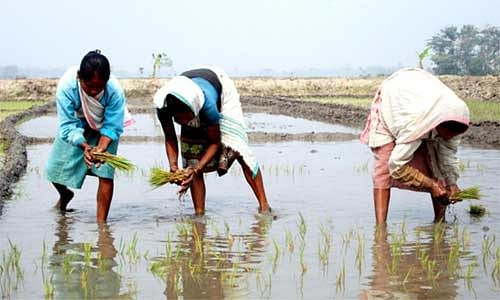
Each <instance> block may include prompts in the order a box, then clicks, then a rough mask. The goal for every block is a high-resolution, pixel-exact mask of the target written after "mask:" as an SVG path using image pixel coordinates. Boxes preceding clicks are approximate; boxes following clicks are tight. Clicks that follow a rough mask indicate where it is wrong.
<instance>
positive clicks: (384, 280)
mask: <svg viewBox="0 0 500 300" xmlns="http://www.w3.org/2000/svg"><path fill="white" fill-rule="evenodd" d="M273 118H274V116H270V117H269V118H268V119H269V120H271V121H266V120H264V121H263V122H261V121H256V122H255V123H261V124H262V123H264V125H259V129H258V130H270V131H271V130H276V129H273V128H281V125H279V122H278V123H273V122H272V120H273ZM33 121H35V120H33ZM289 121H290V122H293V120H289ZM287 122H288V121H287ZM301 122H305V123H307V121H305V120H298V121H297V123H292V125H293V127H299V128H300V127H301V126H302V125H300V124H303V123H301ZM138 123H139V126H138V127H139V128H141V129H138V132H136V133H134V134H138V135H146V134H156V133H155V132H153V131H149V130H150V129H146V125H145V124H144V125H143V124H141V123H140V122H138ZM44 124H46V122H44ZM250 124H252V122H250ZM323 125H324V126H326V127H325V128H327V127H328V124H323ZM142 128H144V130H143V129H142ZM151 128H156V126H154V127H151ZM155 130H156V129H155ZM324 130H327V129H324ZM309 131H310V130H309ZM146 132H147V133H146ZM252 148H253V150H254V152H255V154H256V156H257V158H258V159H259V161H260V163H261V166H262V170H263V175H264V180H265V185H266V189H267V194H268V197H269V199H270V202H271V205H272V207H273V209H274V214H275V217H274V218H273V217H269V216H259V215H258V214H257V211H256V207H257V202H256V200H255V199H254V197H253V195H252V193H251V192H250V189H249V187H248V186H247V184H246V182H245V180H244V179H243V176H242V174H241V170H240V169H239V167H238V166H234V167H233V168H232V170H231V171H230V173H229V174H228V175H226V176H224V177H222V178H218V177H216V176H215V175H213V174H209V175H207V176H206V182H207V204H206V205H207V213H206V216H204V217H202V218H197V217H194V216H193V215H192V211H193V208H192V203H191V200H190V199H189V197H187V198H186V199H183V200H179V199H178V197H177V196H176V194H175V191H176V187H174V186H165V187H162V188H159V189H156V190H152V189H151V188H150V187H149V186H148V184H147V173H148V170H149V168H150V167H152V166H156V165H163V166H166V160H165V157H164V148H163V145H161V144H160V143H144V144H121V145H120V149H119V153H121V154H123V155H124V156H126V157H128V158H130V159H132V160H133V161H134V162H135V163H136V164H137V165H138V166H140V167H141V169H140V170H138V171H137V172H136V173H135V174H133V175H127V174H117V176H116V180H115V182H116V187H115V195H114V200H113V203H112V208H111V212H110V216H109V222H108V225H106V226H98V225H96V223H95V221H94V219H95V192H96V188H97V180H96V179H95V178H87V179H86V182H85V185H84V187H83V189H82V190H79V191H77V192H76V196H75V198H74V200H73V201H72V203H71V204H70V206H71V207H72V208H74V209H75V211H74V212H72V213H67V214H66V215H65V216H61V215H60V214H59V213H57V212H55V211H53V210H52V209H51V205H53V204H54V202H55V200H56V199H55V198H56V193H55V190H54V189H53V188H52V187H51V186H50V185H49V184H48V183H47V182H46V181H45V180H44V179H43V176H42V174H43V168H44V163H45V161H46V159H47V157H48V153H49V151H50V145H48V144H40V145H31V146H29V148H28V157H29V165H28V170H27V173H26V175H25V176H24V177H23V179H22V180H21V181H20V182H19V183H18V185H17V187H16V195H15V197H13V199H11V200H9V201H8V202H6V203H5V205H4V208H3V212H2V215H1V216H0V250H1V251H3V253H4V256H5V257H8V255H9V254H11V253H13V251H12V247H14V246H11V245H10V244H9V240H10V241H11V243H12V244H13V245H15V247H16V249H19V251H20V253H21V257H20V263H19V268H20V269H21V270H22V271H23V272H22V274H23V275H22V276H17V274H19V273H20V272H19V273H16V272H15V270H16V268H11V269H9V270H10V271H9V272H3V273H0V276H1V277H0V280H1V282H2V286H0V288H1V289H0V290H2V293H3V295H4V296H5V295H11V296H12V297H13V298H20V299H24V298H41V297H43V296H44V288H45V290H47V291H48V292H47V293H48V294H50V293H51V292H50V290H51V288H53V289H54V290H55V292H54V296H55V297H56V298H60V299H68V298H85V297H87V298H139V299H143V298H148V299H149V298H154V299H157V298H167V299H173V298H176V297H179V296H183V297H184V298H203V299H209V298H212V299H217V298H222V297H226V298H230V299H233V298H249V299H255V298H275V299H293V298H305V299H309V298H318V299H323V298H362V299H373V298H377V299H395V298H405V299H406V298H407V299H415V298H439V299H455V298H460V299H470V298H474V297H477V298H479V299H491V298H496V297H497V296H498V293H499V291H500V290H499V282H498V280H499V279H500V278H499V275H498V273H495V272H499V270H495V269H494V268H495V263H497V264H498V259H499V258H496V257H495V255H497V256H498V255H499V252H498V251H499V250H498V249H499V245H498V241H497V240H495V237H496V236H498V235H499V226H498V225H499V224H500V207H499V202H498V198H497V196H496V195H498V194H500V186H499V184H498V182H499V179H500V152H499V151H495V150H481V149H473V148H461V149H460V151H459V157H460V159H461V160H462V162H463V171H462V177H461V179H460V184H461V185H462V186H464V187H466V186H471V185H475V184H478V185H479V186H480V187H481V190H482V192H483V194H484V195H485V196H484V199H483V200H481V203H482V204H483V205H484V206H485V207H486V208H487V210H488V211H489V213H488V214H487V215H485V216H484V217H482V218H479V219H476V218H471V217H470V216H469V215H468V213H467V212H466V209H467V207H468V205H469V203H465V202H464V203H459V204H457V205H454V206H453V207H452V208H451V209H450V210H449V211H448V214H447V218H448V223H447V224H445V225H443V226H434V225H433V224H432V222H431V221H432V218H433V214H432V206H431V201H430V199H429V196H428V195H426V194H422V193H411V192H407V191H400V190H395V191H394V192H393V195H392V200H391V201H392V202H391V207H390V214H389V224H388V227H387V228H380V229H379V230H378V231H376V230H375V228H374V226H373V222H374V218H373V208H372V199H371V181H370V174H369V169H370V168H371V155H370V152H369V150H368V149H366V147H365V146H363V145H360V144H359V143H358V142H357V141H352V142H338V143H306V142H289V143H276V144H257V145H252ZM301 216H302V217H301ZM302 218H303V219H302ZM44 245H45V246H44ZM4 269H5V270H6V269H7V268H4Z"/></svg>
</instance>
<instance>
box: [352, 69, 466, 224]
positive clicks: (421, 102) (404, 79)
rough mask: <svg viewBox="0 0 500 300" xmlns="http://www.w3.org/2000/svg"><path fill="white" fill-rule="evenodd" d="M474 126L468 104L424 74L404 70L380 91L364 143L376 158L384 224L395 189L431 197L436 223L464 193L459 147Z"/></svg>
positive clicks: (378, 208)
mask: <svg viewBox="0 0 500 300" xmlns="http://www.w3.org/2000/svg"><path fill="white" fill-rule="evenodd" d="M468 127H469V109H468V108H467V105H466V104H465V102H464V101H462V100H461V99H460V98H458V97H457V95H455V93H453V91H452V90H450V89H449V88H448V87H447V86H446V85H444V84H443V83H442V82H441V81H440V80H439V79H438V78H436V77H435V76H433V75H431V74H429V73H428V72H426V71H424V70H422V69H416V68H407V69H402V70H400V71H398V72H396V73H394V74H393V75H391V76H390V77H389V78H387V79H386V80H384V82H383V83H382V84H381V86H380V87H379V90H378V91H377V93H376V95H375V98H374V99H373V102H372V106H371V112H370V115H369V116H368V119H367V123H366V127H365V130H364V131H363V133H362V135H361V140H362V141H363V142H364V143H367V144H368V145H369V146H370V148H371V149H372V152H373V154H374V158H375V162H374V171H373V198H374V205H375V217H376V221H377V223H379V224H383V223H385V222H386V219H387V212H388V209H389V199H390V188H391V187H398V188H403V189H411V190H415V191H422V192H428V193H429V192H430V194H431V197H432V204H433V208H434V219H435V221H436V222H437V221H444V218H445V212H446V207H447V205H448V204H450V203H453V202H454V201H455V200H456V199H454V197H453V196H454V194H456V193H457V192H458V191H459V188H458V186H457V179H458V160H457V157H456V153H457V148H458V145H459V143H460V135H461V134H462V133H464V132H465V131H466V130H467V129H468Z"/></svg>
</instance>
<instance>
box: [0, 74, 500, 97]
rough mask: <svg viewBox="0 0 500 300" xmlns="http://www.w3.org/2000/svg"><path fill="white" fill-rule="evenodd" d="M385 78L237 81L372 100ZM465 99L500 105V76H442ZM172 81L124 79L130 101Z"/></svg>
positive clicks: (30, 86)
mask: <svg viewBox="0 0 500 300" xmlns="http://www.w3.org/2000/svg"><path fill="white" fill-rule="evenodd" d="M383 79H384V77H371V78H293V77H290V78H266V77H241V78H235V79H234V81H235V84H236V87H237V88H238V90H239V92H240V94H241V95H242V96H259V97H268V96H272V97H294V98H296V97H299V98H302V97H354V98H360V97H361V98H363V97H371V96H372V95H373V94H374V93H375V91H376V90H377V87H378V85H379V84H380V83H381V82H382V80H383ZM440 79H441V80H442V81H443V82H444V83H445V84H446V85H448V86H449V87H450V88H451V89H452V90H454V91H455V92H456V93H457V94H458V95H459V96H460V97H461V98H462V99H474V100H488V101H495V102H500V76H481V77H473V76H440ZM166 81H168V79H120V83H121V84H122V86H123V88H124V89H125V93H126V94H127V96H128V97H129V98H140V99H145V98H150V97H151V96H152V95H153V94H154V92H155V91H156V90H157V89H158V88H159V87H160V86H162V85H163V83H165V82H166ZM56 85H57V79H20V80H0V100H18V99H22V100H30V99H31V100H35V99H36V100H43V99H45V100H47V99H51V98H53V97H54V93H55V89H56Z"/></svg>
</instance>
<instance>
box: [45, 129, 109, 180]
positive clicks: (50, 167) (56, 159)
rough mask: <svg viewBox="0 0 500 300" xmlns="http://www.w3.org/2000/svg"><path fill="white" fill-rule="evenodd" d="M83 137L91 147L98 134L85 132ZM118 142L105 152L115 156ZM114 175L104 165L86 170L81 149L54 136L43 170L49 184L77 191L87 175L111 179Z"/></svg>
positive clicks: (97, 139)
mask: <svg viewBox="0 0 500 300" xmlns="http://www.w3.org/2000/svg"><path fill="white" fill-rule="evenodd" d="M84 136H85V138H86V139H87V143H88V144H89V145H91V146H95V145H97V143H98V142H99V137H100V134H99V132H97V131H94V130H86V131H85V133H84ZM118 142H119V140H116V141H113V142H111V144H110V145H109V147H108V149H107V152H109V153H111V154H116V152H117V151H118ZM114 174H115V169H114V168H113V167H111V166H110V165H108V164H106V163H105V164H102V165H101V166H100V167H99V168H96V167H95V166H92V168H91V169H87V165H86V164H85V160H84V158H83V150H82V148H80V147H79V146H73V145H72V144H70V143H67V142H65V141H63V140H62V139H61V138H60V137H59V134H58V135H57V136H56V138H55V140H54V144H53V145H52V151H51V153H50V156H49V160H48V161H47V167H46V170H45V176H46V178H47V180H49V181H50V182H55V183H59V184H62V185H65V186H68V187H71V188H75V189H79V188H81V187H82V185H83V181H84V180H85V176H87V175H91V176H97V177H101V178H108V179H113V177H114Z"/></svg>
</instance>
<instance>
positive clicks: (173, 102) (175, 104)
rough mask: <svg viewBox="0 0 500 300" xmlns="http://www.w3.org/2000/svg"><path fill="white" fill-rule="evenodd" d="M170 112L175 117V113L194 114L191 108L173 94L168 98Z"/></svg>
mask: <svg viewBox="0 0 500 300" xmlns="http://www.w3.org/2000/svg"><path fill="white" fill-rule="evenodd" d="M166 102H167V108H168V111H169V112H170V113H171V114H172V115H173V114H175V113H193V111H192V110H191V108H190V107H189V106H188V105H187V104H185V103H184V102H182V101H181V100H179V99H178V98H177V97H175V96H174V95H172V94H168V95H167V98H166Z"/></svg>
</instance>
